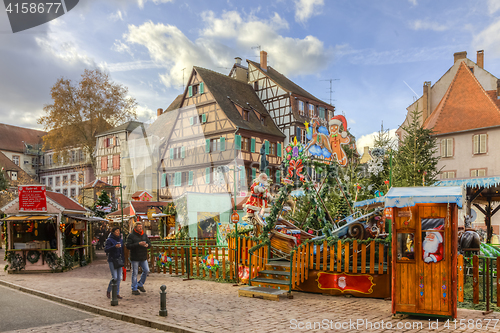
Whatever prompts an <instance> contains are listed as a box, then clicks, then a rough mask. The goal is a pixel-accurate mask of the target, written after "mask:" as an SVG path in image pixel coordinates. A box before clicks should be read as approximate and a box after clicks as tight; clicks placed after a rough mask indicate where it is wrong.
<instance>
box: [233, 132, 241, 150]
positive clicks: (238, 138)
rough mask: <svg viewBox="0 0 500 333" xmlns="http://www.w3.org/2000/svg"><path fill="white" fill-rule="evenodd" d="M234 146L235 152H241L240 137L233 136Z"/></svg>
mask: <svg viewBox="0 0 500 333" xmlns="http://www.w3.org/2000/svg"><path fill="white" fill-rule="evenodd" d="M234 144H235V146H236V149H237V150H241V135H235V136H234Z"/></svg>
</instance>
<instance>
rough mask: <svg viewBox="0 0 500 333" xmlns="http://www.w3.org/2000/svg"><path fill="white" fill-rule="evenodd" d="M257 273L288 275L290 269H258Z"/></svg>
mask: <svg viewBox="0 0 500 333" xmlns="http://www.w3.org/2000/svg"><path fill="white" fill-rule="evenodd" d="M259 274H271V275H283V276H290V271H274V270H271V269H269V270H268V269H266V270H263V271H259Z"/></svg>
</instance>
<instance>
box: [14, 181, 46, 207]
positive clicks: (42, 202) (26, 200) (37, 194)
mask: <svg viewBox="0 0 500 333" xmlns="http://www.w3.org/2000/svg"><path fill="white" fill-rule="evenodd" d="M18 191H19V211H20V212H46V211H47V197H46V193H45V186H33V185H19V186H18Z"/></svg>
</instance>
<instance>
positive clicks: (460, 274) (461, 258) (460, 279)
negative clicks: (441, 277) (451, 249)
mask: <svg viewBox="0 0 500 333" xmlns="http://www.w3.org/2000/svg"><path fill="white" fill-rule="evenodd" d="M457 269H458V301H459V302H463V301H464V273H465V272H464V256H463V255H459V256H458V267H457Z"/></svg>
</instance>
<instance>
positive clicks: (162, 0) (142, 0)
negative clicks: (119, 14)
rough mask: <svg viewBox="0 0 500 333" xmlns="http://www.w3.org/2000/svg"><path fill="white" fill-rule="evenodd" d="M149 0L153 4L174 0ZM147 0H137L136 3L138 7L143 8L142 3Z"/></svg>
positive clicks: (172, 0)
mask: <svg viewBox="0 0 500 333" xmlns="http://www.w3.org/2000/svg"><path fill="white" fill-rule="evenodd" d="M149 1H153V3H154V4H155V5H158V4H160V3H169V2H174V0H149ZM146 2H148V0H137V5H138V6H139V8H141V9H142V8H144V4H145V3H146Z"/></svg>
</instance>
